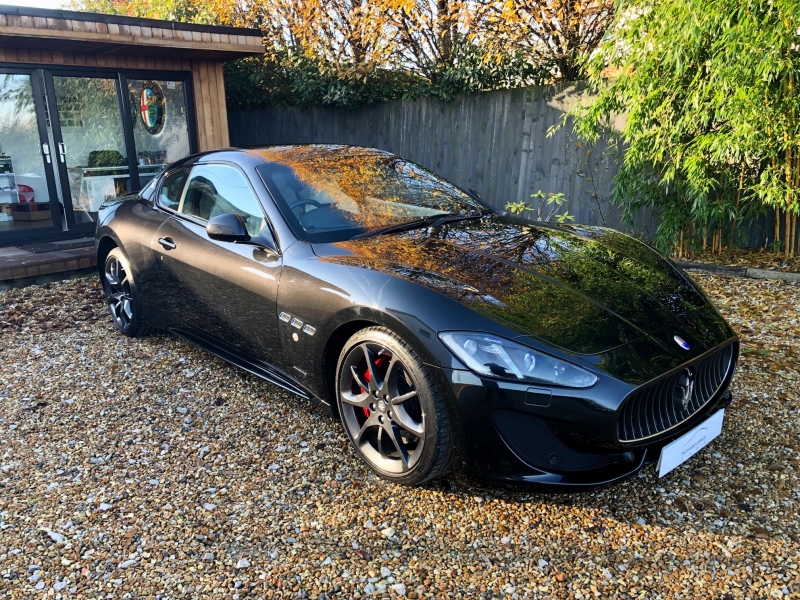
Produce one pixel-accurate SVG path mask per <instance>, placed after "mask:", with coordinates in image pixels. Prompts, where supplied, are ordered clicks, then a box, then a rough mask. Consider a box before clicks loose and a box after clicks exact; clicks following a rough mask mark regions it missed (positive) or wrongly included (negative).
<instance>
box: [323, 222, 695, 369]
mask: <svg viewBox="0 0 800 600" xmlns="http://www.w3.org/2000/svg"><path fill="white" fill-rule="evenodd" d="M315 251H316V252H317V254H318V255H320V256H322V257H324V258H325V260H330V261H335V262H343V263H347V264H355V265H359V266H363V267H368V268H370V269H374V270H381V271H384V272H386V273H390V274H393V275H396V276H399V277H403V278H405V279H409V280H412V281H414V282H416V283H418V284H420V285H423V286H425V287H429V288H431V289H435V290H436V291H438V292H440V293H443V294H445V295H447V296H449V297H451V298H453V299H454V300H457V301H458V302H460V303H462V304H465V305H467V306H469V307H470V308H472V309H474V310H476V311H477V312H480V313H482V314H484V315H486V316H489V317H491V318H492V319H493V320H495V321H498V322H500V323H502V324H504V325H506V326H507V327H509V328H511V329H513V330H514V331H516V332H517V333H518V335H519V336H533V337H536V338H539V339H540V340H542V341H544V342H545V343H548V344H551V345H554V346H557V347H559V348H562V349H564V350H567V351H569V352H575V353H581V354H594V353H598V352H604V351H607V350H610V349H612V348H615V347H617V346H620V345H623V344H626V343H630V342H632V341H634V340H636V339H639V338H641V337H644V336H646V335H648V334H650V333H652V332H654V331H656V330H659V329H661V328H663V327H665V326H667V325H670V324H674V323H676V322H678V321H682V320H684V319H686V318H687V317H688V316H690V315H691V314H692V313H694V312H696V311H697V310H699V309H701V308H703V307H704V306H706V305H707V303H708V300H707V299H706V297H705V296H704V295H703V293H702V292H700V291H699V290H698V288H697V287H696V286H695V285H694V284H693V283H692V281H691V280H690V279H689V277H688V276H687V275H686V274H685V273H684V272H683V271H681V270H680V269H678V268H677V267H675V266H674V265H673V264H672V263H670V262H669V261H667V260H666V259H664V258H663V257H662V256H661V255H660V254H658V253H657V252H655V251H654V250H652V249H651V248H650V247H649V246H647V245H645V244H644V243H642V242H640V241H638V240H636V239H634V238H632V237H630V236H628V235H625V234H622V233H619V232H617V231H614V230H611V229H607V228H603V227H590V226H579V225H566V226H551V225H543V224H520V223H518V222H514V221H512V220H510V219H509V218H507V217H506V218H503V217H492V218H486V219H481V220H474V221H464V222H461V223H456V224H450V225H448V226H446V227H441V228H429V229H420V230H414V231H410V232H405V233H400V234H389V235H382V236H376V237H372V238H366V239H362V240H350V241H346V242H339V243H336V244H325V245H324V247H321V246H315Z"/></svg>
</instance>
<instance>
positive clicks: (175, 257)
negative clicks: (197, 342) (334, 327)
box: [151, 217, 282, 364]
mask: <svg viewBox="0 0 800 600" xmlns="http://www.w3.org/2000/svg"><path fill="white" fill-rule="evenodd" d="M151 248H152V249H153V253H154V256H155V257H156V264H157V266H158V270H159V273H160V274H161V278H162V292H163V302H165V303H166V304H167V306H168V310H169V311H170V313H171V314H173V315H175V316H176V317H178V318H179V319H180V321H181V322H182V323H183V324H184V326H186V327H188V328H190V329H191V330H195V331H200V332H202V333H203V334H205V335H208V336H211V337H213V338H216V339H217V340H221V341H223V342H226V343H227V344H230V345H232V346H234V347H235V348H236V349H237V350H239V351H241V352H246V353H248V354H250V355H253V356H255V357H256V358H259V359H261V360H264V361H267V362H270V363H273V364H274V363H275V362H277V361H278V360H279V358H280V345H279V344H280V342H279V340H278V333H277V324H278V318H277V313H276V306H277V305H276V302H277V295H278V285H279V283H280V274H281V264H282V260H281V258H280V257H278V256H275V255H272V254H269V253H267V252H264V251H262V250H260V249H259V248H256V247H255V246H251V245H247V244H233V243H227V242H218V241H215V240H211V239H209V238H208V236H207V235H206V231H205V228H204V227H203V226H201V225H198V224H197V223H193V222H191V221H188V220H184V219H179V218H176V217H170V218H169V219H167V220H166V221H165V222H164V223H163V224H162V225H161V227H159V229H158V231H157V232H156V235H155V236H154V238H153V240H152V242H151Z"/></svg>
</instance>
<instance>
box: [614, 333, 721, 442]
mask: <svg viewBox="0 0 800 600" xmlns="http://www.w3.org/2000/svg"><path fill="white" fill-rule="evenodd" d="M733 353H734V344H728V345H727V346H725V347H724V348H722V349H720V350H717V351H716V352H714V353H712V354H708V355H706V356H704V357H702V358H700V359H699V360H696V361H694V362H692V363H687V364H686V365H684V366H683V367H681V369H677V370H676V371H675V372H673V373H671V374H669V375H668V376H666V377H663V378H660V379H658V380H656V381H653V382H650V383H646V384H644V385H642V386H640V387H639V388H637V389H636V390H634V391H633V392H632V393H631V394H629V395H628V397H627V399H626V400H625V401H624V402H623V404H622V407H621V408H620V413H619V419H618V425H617V429H618V435H619V439H620V441H622V442H636V441H640V440H643V439H647V438H650V437H653V436H656V435H658V434H661V433H663V432H665V431H668V430H669V429H672V428H673V427H676V426H678V425H680V424H681V423H682V422H684V421H685V420H686V419H688V418H690V417H691V416H692V415H693V414H695V413H696V412H698V411H699V410H701V409H702V408H703V407H704V406H705V405H706V404H708V402H710V401H711V399H712V398H713V397H714V396H715V395H716V394H717V392H718V391H719V389H720V387H721V386H722V384H723V383H724V381H725V379H726V378H727V377H728V374H729V373H730V372H731V370H732V369H733V367H734V363H733ZM684 368H689V369H691V370H692V371H693V372H694V391H693V392H692V397H691V399H690V401H689V404H688V405H687V407H686V409H684V408H683V406H682V405H679V403H676V402H675V400H674V399H673V394H674V393H675V387H676V386H677V385H678V382H679V380H680V377H681V373H682V370H683V369H684ZM678 398H680V396H678Z"/></svg>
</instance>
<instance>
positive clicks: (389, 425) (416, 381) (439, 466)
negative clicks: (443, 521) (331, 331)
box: [336, 327, 453, 485]
mask: <svg viewBox="0 0 800 600" xmlns="http://www.w3.org/2000/svg"><path fill="white" fill-rule="evenodd" d="M369 367H371V368H369ZM336 402H337V407H338V409H339V415H340V417H341V419H342V423H343V424H344V428H345V431H346V432H347V437H348V438H349V439H350V442H351V443H352V444H353V447H354V448H355V450H356V452H357V453H358V454H359V456H360V457H361V458H362V460H364V462H366V463H367V465H368V466H369V467H370V469H372V470H373V471H374V472H375V473H376V474H377V475H379V476H380V477H382V478H383V479H386V480H388V481H392V482H394V483H400V484H403V485H418V484H420V483H423V482H425V481H429V480H431V479H434V478H436V477H439V476H440V475H443V474H444V473H446V472H447V471H448V470H449V469H450V465H451V462H452V458H453V438H452V434H451V430H450V423H449V421H448V418H447V411H446V409H445V406H444V402H443V400H442V397H441V394H440V392H439V389H438V388H437V386H436V383H435V382H434V379H433V377H432V376H431V375H430V374H429V373H428V372H427V370H426V368H425V366H424V364H423V363H422V360H420V358H419V356H418V355H417V354H416V352H414V350H413V349H412V348H411V347H410V346H409V345H408V344H406V343H405V342H404V341H403V340H402V339H401V338H400V337H399V336H398V335H397V334H395V333H394V332H392V331H390V330H389V329H386V328H384V327H370V328H368V329H363V330H361V331H359V332H358V333H356V334H355V335H353V337H351V338H350V339H349V340H348V341H347V343H346V344H345V346H344V348H343V349H342V352H341V354H340V355H339V361H338V364H337V366H336Z"/></svg>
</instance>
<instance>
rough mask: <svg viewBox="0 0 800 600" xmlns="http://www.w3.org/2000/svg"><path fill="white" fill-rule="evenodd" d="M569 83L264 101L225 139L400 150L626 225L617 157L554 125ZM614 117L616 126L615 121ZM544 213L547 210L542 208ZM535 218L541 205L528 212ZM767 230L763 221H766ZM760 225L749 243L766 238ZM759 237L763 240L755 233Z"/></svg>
mask: <svg viewBox="0 0 800 600" xmlns="http://www.w3.org/2000/svg"><path fill="white" fill-rule="evenodd" d="M580 95H581V89H580V87H579V86H576V85H575V84H561V85H552V86H538V87H532V88H524V89H516V90H498V91H493V92H484V93H478V94H470V95H465V96H459V97H457V98H456V99H455V100H454V101H452V102H445V101H442V100H437V99H434V98H422V99H405V100H393V101H389V102H383V103H378V104H372V105H368V106H364V107H360V108H357V109H353V110H344V109H336V108H327V107H310V108H263V109H251V110H232V111H229V113H228V123H229V128H230V138H231V143H232V144H233V145H234V146H239V147H253V146H262V145H273V144H302V143H326V144H354V145H358V146H368V147H374V148H380V149H382V150H386V151H388V152H392V153H394V154H398V155H400V156H403V157H404V158H407V159H409V160H411V161H413V162H416V163H419V164H420V165H422V166H424V167H426V168H428V169H430V170H432V171H434V172H436V173H439V174H441V175H443V176H444V177H445V178H447V179H449V180H450V181H452V182H453V183H455V184H457V185H459V186H461V187H463V188H474V189H475V190H476V191H478V193H479V194H480V195H481V197H482V198H483V199H484V200H485V201H487V202H488V203H489V204H490V205H492V206H494V207H496V208H498V209H503V208H504V207H505V205H506V204H507V203H508V202H527V203H528V204H529V205H532V206H534V207H538V202H539V201H538V200H536V199H533V198H531V195H532V194H535V193H537V192H538V191H539V190H541V191H543V192H545V193H559V192H560V193H563V194H564V195H565V197H566V202H565V203H564V205H563V206H562V209H561V211H560V212H564V211H568V212H569V213H570V214H571V215H573V216H574V217H575V220H574V222H575V223H583V224H591V225H607V226H609V227H614V228H617V229H623V230H628V231H630V230H631V229H630V228H627V227H624V226H623V225H622V222H621V210H620V209H619V208H618V207H615V206H611V205H610V203H609V201H608V198H609V196H610V190H611V187H612V179H613V177H614V174H615V173H616V169H617V164H618V160H619V157H618V156H615V155H613V154H612V153H610V152H609V151H608V149H607V147H606V145H605V144H602V143H601V144H598V145H596V146H594V147H587V146H586V145H585V144H584V143H581V142H580V141H579V140H578V139H577V138H576V137H575V135H574V134H573V133H572V128H571V127H570V126H566V127H561V128H560V129H558V130H557V131H555V132H551V128H552V127H553V126H554V125H557V124H559V123H561V120H562V118H563V116H564V114H565V113H566V112H569V111H570V110H571V109H572V108H573V107H574V106H575V104H576V102H578V101H579V99H580ZM618 125H621V121H620V123H618ZM542 210H543V211H544V214H545V215H546V214H547V212H548V211H549V209H548V208H547V207H543V208H542ZM525 215H526V217H527V218H529V219H531V220H535V219H536V218H537V211H536V210H534V211H527V212H526V213H525ZM656 226H657V221H656V220H655V219H654V218H652V217H651V216H649V215H640V216H639V217H638V218H637V221H636V223H635V224H634V227H633V232H635V233H638V234H641V235H643V236H645V237H651V236H652V235H653V233H654V232H655V228H656ZM762 227H763V228H765V229H766V230H767V231H769V227H768V226H767V224H766V223H765V224H763V225H762ZM762 227H754V228H752V229H753V230H752V232H751V235H750V238H751V244H763V243H764V237H763V233H761V229H762ZM759 240H760V241H759Z"/></svg>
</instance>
